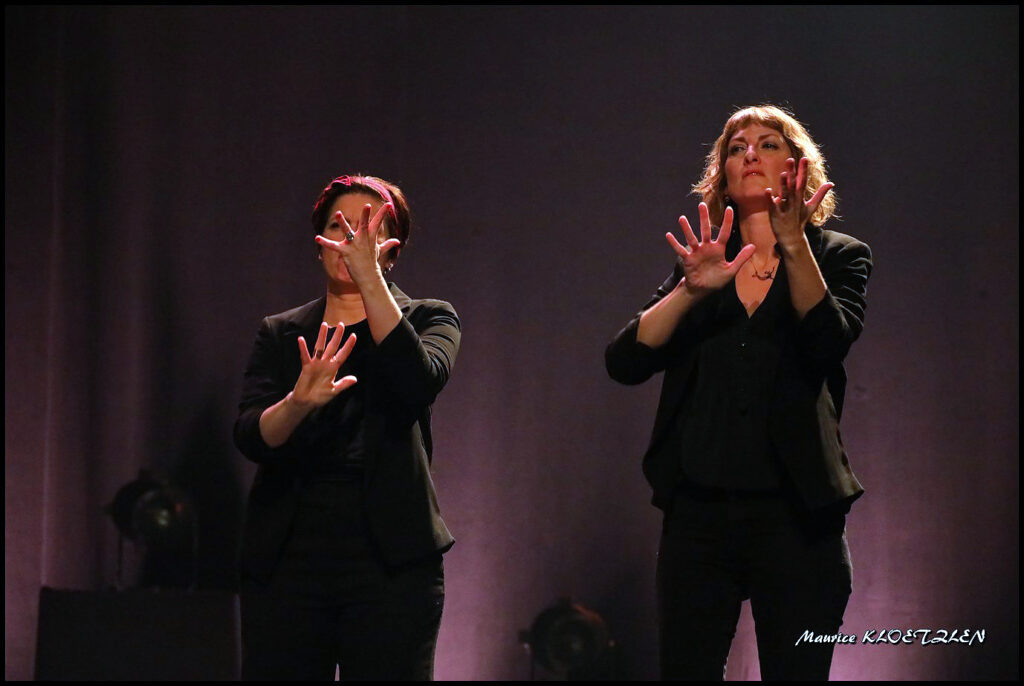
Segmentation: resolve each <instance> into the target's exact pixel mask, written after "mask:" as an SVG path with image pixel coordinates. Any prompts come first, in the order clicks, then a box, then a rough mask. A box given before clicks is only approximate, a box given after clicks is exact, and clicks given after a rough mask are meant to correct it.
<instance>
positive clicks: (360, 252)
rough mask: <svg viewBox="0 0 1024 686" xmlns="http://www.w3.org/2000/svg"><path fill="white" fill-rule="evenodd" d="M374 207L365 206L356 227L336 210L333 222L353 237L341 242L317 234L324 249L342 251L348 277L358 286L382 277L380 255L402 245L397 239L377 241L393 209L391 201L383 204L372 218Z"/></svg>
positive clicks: (317, 238)
mask: <svg viewBox="0 0 1024 686" xmlns="http://www.w3.org/2000/svg"><path fill="white" fill-rule="evenodd" d="M372 209H373V208H372V207H371V206H370V205H369V204H366V205H364V206H363V211H362V213H361V215H360V217H359V221H358V222H357V223H356V227H355V228H354V229H353V228H352V227H351V226H350V225H349V223H348V221H347V220H346V219H345V215H343V214H342V213H341V212H335V213H334V221H336V222H337V223H338V225H339V226H341V228H342V229H343V230H344V231H345V233H346V234H348V235H349V236H351V237H352V238H351V239H349V238H345V239H344V240H340V241H332V240H329V239H327V238H324V237H323V236H317V237H316V242H317V243H319V244H320V245H321V246H323V247H324V248H327V249H329V250H334V251H335V252H338V253H341V259H342V260H344V261H345V267H346V268H347V269H348V274H349V276H351V277H352V281H354V282H355V284H356V285H357V286H360V287H362V286H364V285H365V284H368V283H370V282H371V281H372V280H374V279H379V278H381V269H380V256H381V255H382V254H384V253H386V252H387V251H388V250H390V249H391V248H394V247H397V246H399V245H401V244H402V242H401V241H400V240H398V239H397V238H389V239H387V240H385V241H380V242H378V235H379V234H380V227H381V225H382V224H383V223H384V217H385V216H387V214H388V213H389V212H394V208H392V206H391V204H390V203H385V204H383V205H381V207H380V209H379V210H377V214H375V215H374V216H373V218H372V219H371V218H370V212H371V211H372Z"/></svg>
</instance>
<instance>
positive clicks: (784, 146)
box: [725, 122, 794, 206]
mask: <svg viewBox="0 0 1024 686" xmlns="http://www.w3.org/2000/svg"><path fill="white" fill-rule="evenodd" d="M790 157H794V155H793V151H792V150H791V149H790V147H789V144H788V143H787V142H786V139H785V138H783V137H782V134H781V133H779V132H778V131H777V130H775V129H773V128H771V127H770V126H765V125H763V124H756V123H753V122H751V123H750V124H748V125H746V126H744V127H742V128H740V129H737V130H736V132H735V133H734V134H733V135H732V138H730V139H729V142H728V145H727V148H726V157H725V179H726V182H727V186H726V191H727V192H728V193H729V197H731V198H732V199H733V200H734V201H735V202H736V203H737V204H739V205H741V206H742V205H744V204H750V203H752V202H753V203H756V202H758V201H763V200H764V189H765V188H771V189H772V190H774V191H775V192H776V194H778V191H779V188H780V187H781V186H780V183H781V178H782V172H784V171H785V170H786V160H787V159H788V158H790Z"/></svg>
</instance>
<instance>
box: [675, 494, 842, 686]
mask: <svg viewBox="0 0 1024 686" xmlns="http://www.w3.org/2000/svg"><path fill="white" fill-rule="evenodd" d="M657 587H658V612H659V625H660V626H659V629H660V636H659V639H660V648H661V676H662V678H663V679H672V680H683V679H701V680H713V681H721V680H723V679H724V676H725V663H726V660H727V658H728V656H729V646H730V644H731V643H732V639H733V636H734V635H735V633H736V623H737V621H738V620H739V614H740V605H741V603H742V602H743V601H744V600H745V599H748V598H749V599H750V606H751V611H752V614H753V617H754V628H755V633H756V635H757V652H758V659H759V661H760V665H761V677H762V678H763V679H765V680H776V679H814V680H827V679H828V674H829V668H830V666H831V664H832V650H833V647H834V646H833V644H831V643H806V642H800V644H799V645H797V640H798V639H799V638H800V637H801V635H802V634H803V633H804V631H807V630H810V631H813V632H814V633H815V634H824V635H834V634H836V633H837V632H838V630H839V627H840V625H842V623H843V613H844V612H845V610H846V603H847V600H848V599H849V596H850V590H851V566H850V553H849V549H848V547H847V545H846V534H845V516H844V514H843V513H841V512H831V513H813V512H807V511H805V510H803V509H802V508H801V506H800V505H798V504H796V500H795V498H793V497H792V496H786V495H780V494H776V495H763V494H762V495H757V494H747V495H739V494H735V493H732V494H730V493H724V492H711V491H706V490H702V489H699V488H694V487H688V488H681V489H680V490H679V491H678V492H677V494H676V497H675V499H674V502H673V505H672V508H671V509H670V511H669V513H668V514H667V515H666V517H665V523H664V529H663V531H662V537H661V549H660V552H659V555H658V577H657Z"/></svg>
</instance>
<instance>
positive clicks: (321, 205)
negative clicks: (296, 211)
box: [311, 174, 412, 264]
mask: <svg viewBox="0 0 1024 686" xmlns="http://www.w3.org/2000/svg"><path fill="white" fill-rule="evenodd" d="M348 193H365V194H367V195H372V196H374V197H377V198H380V199H381V201H382V202H386V203H387V202H390V203H391V205H392V207H394V208H395V213H394V215H391V216H388V217H386V218H385V219H384V221H385V222H386V226H387V228H388V233H389V235H390V237H391V238H397V239H398V240H399V241H401V244H400V245H398V246H397V247H395V248H392V249H391V263H392V264H394V263H395V261H397V260H398V254H399V253H400V252H401V251H402V248H404V247H405V244H406V243H408V242H409V233H410V232H411V231H412V214H411V213H410V212H409V202H408V201H407V200H406V199H405V193H403V192H402V189H401V188H399V187H398V186H396V185H395V184H393V183H391V182H390V181H385V180H384V179H381V178H378V177H376V176H369V175H366V174H353V175H351V176H350V175H348V174H346V175H344V176H339V177H337V178H336V179H332V180H331V182H330V183H329V184H327V186H326V188H324V189H323V191H321V192H320V197H319V198H317V200H316V203H315V204H314V205H313V215H312V217H311V220H312V223H313V231H315V232H316V234H317V235H320V234H322V233H323V232H324V229H326V228H327V221H328V219H329V217H328V216H327V215H328V213H329V212H330V211H331V207H332V206H333V205H334V201H335V200H337V199H338V198H339V197H341V196H343V195H347V194H348Z"/></svg>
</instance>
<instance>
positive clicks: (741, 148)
mask: <svg viewBox="0 0 1024 686" xmlns="http://www.w3.org/2000/svg"><path fill="white" fill-rule="evenodd" d="M745 149H746V148H745V147H744V146H742V145H740V144H739V143H737V144H736V145H733V146H730V147H729V154H730V155H735V154H736V153H738V152H743V151H744V150H745Z"/></svg>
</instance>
